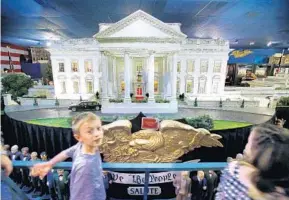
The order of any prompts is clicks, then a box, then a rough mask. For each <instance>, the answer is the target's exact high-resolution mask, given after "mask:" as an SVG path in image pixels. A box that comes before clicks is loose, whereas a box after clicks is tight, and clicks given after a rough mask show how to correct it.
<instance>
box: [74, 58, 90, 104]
mask: <svg viewBox="0 0 289 200" xmlns="http://www.w3.org/2000/svg"><path fill="white" fill-rule="evenodd" d="M78 71H79V74H80V80H79V84H78V89H79V93H80V96H81V97H82V99H84V97H83V96H84V95H86V94H87V91H86V90H87V88H86V80H85V70H84V59H83V58H80V59H79V60H78ZM73 90H74V89H73Z"/></svg>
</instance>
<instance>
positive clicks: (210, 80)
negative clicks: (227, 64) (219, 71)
mask: <svg viewBox="0 0 289 200" xmlns="http://www.w3.org/2000/svg"><path fill="white" fill-rule="evenodd" d="M214 65H215V63H214V59H213V58H209V60H208V72H207V83H206V88H207V89H206V94H212V93H213V91H212V89H213V88H212V84H213V69H214Z"/></svg>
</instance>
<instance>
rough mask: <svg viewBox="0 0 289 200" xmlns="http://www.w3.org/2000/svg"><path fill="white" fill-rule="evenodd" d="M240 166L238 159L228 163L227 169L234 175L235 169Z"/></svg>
mask: <svg viewBox="0 0 289 200" xmlns="http://www.w3.org/2000/svg"><path fill="white" fill-rule="evenodd" d="M238 166H239V163H238V161H232V162H230V163H229V164H228V167H227V170H228V172H229V174H230V175H234V171H235V170H236V168H237V167H238Z"/></svg>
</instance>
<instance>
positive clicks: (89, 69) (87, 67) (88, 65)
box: [84, 60, 92, 72]
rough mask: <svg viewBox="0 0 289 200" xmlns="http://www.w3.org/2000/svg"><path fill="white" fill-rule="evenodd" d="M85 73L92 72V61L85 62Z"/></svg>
mask: <svg viewBox="0 0 289 200" xmlns="http://www.w3.org/2000/svg"><path fill="white" fill-rule="evenodd" d="M84 68H85V72H92V62H91V60H86V61H84Z"/></svg>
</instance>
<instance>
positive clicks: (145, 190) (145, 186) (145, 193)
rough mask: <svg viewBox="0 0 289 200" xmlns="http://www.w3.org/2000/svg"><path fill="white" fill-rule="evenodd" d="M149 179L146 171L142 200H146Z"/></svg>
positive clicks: (148, 172) (148, 173)
mask: <svg viewBox="0 0 289 200" xmlns="http://www.w3.org/2000/svg"><path fill="white" fill-rule="evenodd" d="M149 177H150V171H149V170H148V169H146V170H145V184H144V195H143V199H144V200H147V199H148V192H149Z"/></svg>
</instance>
